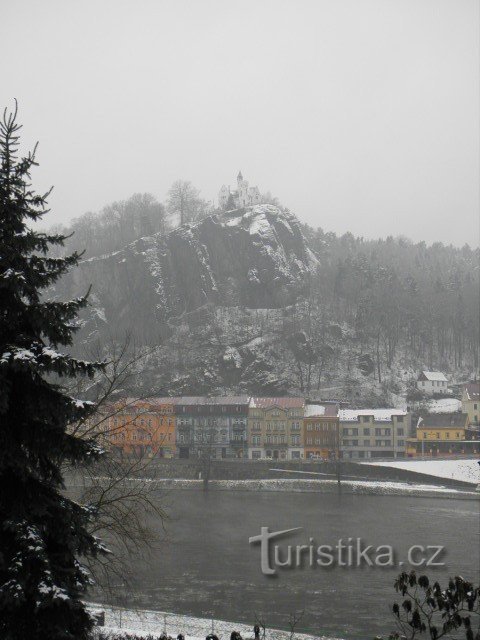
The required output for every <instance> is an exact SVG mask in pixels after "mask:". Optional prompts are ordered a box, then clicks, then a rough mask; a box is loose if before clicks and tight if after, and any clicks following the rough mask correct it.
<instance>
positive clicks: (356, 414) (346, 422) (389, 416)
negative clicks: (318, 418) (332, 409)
mask: <svg viewBox="0 0 480 640" xmlns="http://www.w3.org/2000/svg"><path fill="white" fill-rule="evenodd" d="M338 417H339V419H340V452H341V453H340V455H341V456H342V457H343V458H345V459H356V458H361V459H365V458H367V459H368V458H397V457H398V458H403V457H405V449H406V439H407V437H408V436H409V435H410V414H409V413H407V412H406V411H402V410H401V409H353V410H352V409H341V410H340V411H339V413H338Z"/></svg>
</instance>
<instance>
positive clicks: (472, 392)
mask: <svg viewBox="0 0 480 640" xmlns="http://www.w3.org/2000/svg"><path fill="white" fill-rule="evenodd" d="M462 411H463V413H466V414H468V418H469V420H470V423H471V424H475V425H478V423H479V416H480V382H469V383H468V384H466V385H465V386H464V387H463V392H462Z"/></svg>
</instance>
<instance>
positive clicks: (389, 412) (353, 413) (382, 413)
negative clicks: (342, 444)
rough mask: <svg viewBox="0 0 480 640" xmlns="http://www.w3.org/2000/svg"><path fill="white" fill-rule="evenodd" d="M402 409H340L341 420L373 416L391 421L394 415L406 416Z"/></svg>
mask: <svg viewBox="0 0 480 640" xmlns="http://www.w3.org/2000/svg"><path fill="white" fill-rule="evenodd" d="M406 415H407V412H406V411H403V410H402V409H340V411H339V412H338V416H339V418H340V421H341V422H358V417H359V416H373V419H374V420H375V422H391V420H392V416H406Z"/></svg>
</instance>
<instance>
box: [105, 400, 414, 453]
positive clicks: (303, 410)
mask: <svg viewBox="0 0 480 640" xmlns="http://www.w3.org/2000/svg"><path fill="white" fill-rule="evenodd" d="M101 425H102V429H103V430H104V432H105V440H106V442H107V444H108V445H109V446H111V447H112V448H115V449H117V450H119V451H122V452H123V453H125V454H133V453H135V454H137V455H143V454H146V455H152V456H153V455H155V456H158V457H165V458H173V457H177V458H191V457H197V456H201V455H204V454H208V455H209V457H211V458H214V459H225V458H249V459H252V460H258V459H272V460H301V459H311V458H314V459H319V458H322V459H332V458H336V457H344V458H349V459H357V458H358V459H368V458H379V457H380V458H389V457H392V458H395V457H403V456H405V452H406V439H407V437H408V436H410V435H412V434H411V420H410V415H409V414H408V413H407V412H406V411H402V410H398V409H372V410H351V409H350V410H346V409H339V405H338V404H337V403H335V402H331V403H316V402H312V401H309V400H306V399H305V398H299V397H278V398H264V397H248V396H218V397H205V396H191V397H179V398H150V399H148V400H132V399H128V398H127V399H124V400H121V401H119V402H117V403H115V404H114V405H112V406H110V407H108V408H107V411H106V417H105V419H103V420H102V421H101Z"/></svg>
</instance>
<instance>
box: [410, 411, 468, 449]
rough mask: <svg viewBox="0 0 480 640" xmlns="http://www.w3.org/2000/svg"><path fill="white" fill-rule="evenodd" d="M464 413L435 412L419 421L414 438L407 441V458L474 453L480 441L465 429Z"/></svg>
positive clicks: (466, 420)
mask: <svg viewBox="0 0 480 640" xmlns="http://www.w3.org/2000/svg"><path fill="white" fill-rule="evenodd" d="M469 424H470V421H469V417H468V414H466V413H436V414H430V415H428V416H426V417H425V418H420V420H419V423H418V425H417V437H416V438H409V439H408V440H407V456H409V457H415V456H425V457H427V456H442V457H448V456H450V455H452V456H458V455H469V454H477V453H478V451H479V450H480V441H479V440H478V439H475V437H476V436H475V432H473V431H472V430H471V429H469Z"/></svg>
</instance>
